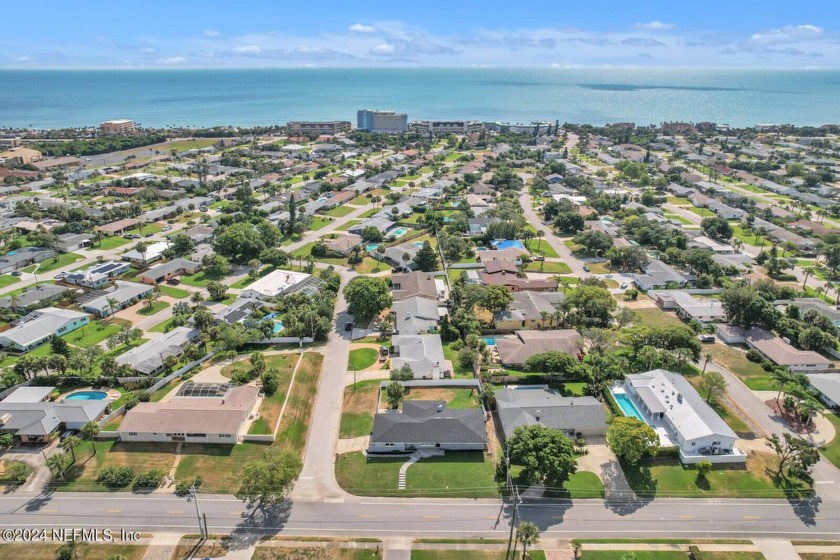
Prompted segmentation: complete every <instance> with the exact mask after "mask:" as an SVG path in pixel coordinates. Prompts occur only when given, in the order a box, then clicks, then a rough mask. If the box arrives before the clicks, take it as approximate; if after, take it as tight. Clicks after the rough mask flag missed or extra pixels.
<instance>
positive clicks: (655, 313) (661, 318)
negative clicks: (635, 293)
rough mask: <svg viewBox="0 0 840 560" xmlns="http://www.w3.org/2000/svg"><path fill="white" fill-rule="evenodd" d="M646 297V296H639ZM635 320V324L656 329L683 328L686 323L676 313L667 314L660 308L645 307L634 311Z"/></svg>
mask: <svg viewBox="0 0 840 560" xmlns="http://www.w3.org/2000/svg"><path fill="white" fill-rule="evenodd" d="M639 297H645V296H639ZM633 314H634V315H635V318H634V319H633V322H634V323H637V324H640V325H651V326H656V327H663V326H664V327H668V326H674V327H681V326H684V323H683V322H682V321H680V319H679V318H678V317H677V316H676V315H675V314H674V313H666V312H665V311H662V310H661V309H659V308H658V307H645V308H641V309H633Z"/></svg>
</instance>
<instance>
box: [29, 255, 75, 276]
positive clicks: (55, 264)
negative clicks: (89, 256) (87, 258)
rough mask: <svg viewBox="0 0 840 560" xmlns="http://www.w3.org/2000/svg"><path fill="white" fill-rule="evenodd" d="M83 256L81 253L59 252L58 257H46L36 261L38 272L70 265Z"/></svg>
mask: <svg viewBox="0 0 840 560" xmlns="http://www.w3.org/2000/svg"><path fill="white" fill-rule="evenodd" d="M83 258H84V257H83V256H82V255H77V254H76V253H61V254H60V255H58V259H46V260H43V261H41V262H40V263H38V264H39V266H38V274H41V273H43V272H49V271H51V270H56V269H58V268H64V267H65V266H68V265H71V264H73V263H74V262H76V261H80V260H82V259H83Z"/></svg>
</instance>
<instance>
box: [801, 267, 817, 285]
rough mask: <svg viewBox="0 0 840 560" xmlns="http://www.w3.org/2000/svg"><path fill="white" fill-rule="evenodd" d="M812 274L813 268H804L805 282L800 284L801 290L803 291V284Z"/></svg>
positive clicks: (804, 282) (805, 282)
mask: <svg viewBox="0 0 840 560" xmlns="http://www.w3.org/2000/svg"><path fill="white" fill-rule="evenodd" d="M813 273H814V267H812V266H808V267H806V268H805V280H804V281H803V282H802V289H803V290H804V289H805V284H807V283H808V277H809V276H811V274H813Z"/></svg>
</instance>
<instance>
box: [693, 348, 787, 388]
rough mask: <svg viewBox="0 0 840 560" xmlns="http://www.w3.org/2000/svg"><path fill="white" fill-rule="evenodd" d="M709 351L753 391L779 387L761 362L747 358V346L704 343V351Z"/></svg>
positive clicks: (719, 362)
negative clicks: (757, 362)
mask: <svg viewBox="0 0 840 560" xmlns="http://www.w3.org/2000/svg"><path fill="white" fill-rule="evenodd" d="M740 348H744V350H741V349H740ZM707 351H708V352H710V353H711V354H712V356H713V359H714V361H715V363H717V364H719V365H721V366H723V367H725V368H726V369H728V370H729V371H731V372H732V373H734V374H735V375H737V376H738V378H739V379H740V380H741V381H743V382H744V384H745V385H746V386H747V387H749V388H750V389H752V390H753V391H775V390H776V389H777V388H778V387H777V386H776V384H775V383H773V378H772V377H771V376H770V374H769V373H767V372H766V371H764V369H762V367H761V365H760V364H756V363H754V362H751V361H749V360H748V359H747V354H746V348H745V347H742V346H740V345H739V346H729V345H728V344H720V343H718V342H716V343H715V344H706V345H704V346H703V352H707Z"/></svg>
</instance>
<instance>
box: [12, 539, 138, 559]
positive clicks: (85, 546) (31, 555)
mask: <svg viewBox="0 0 840 560" xmlns="http://www.w3.org/2000/svg"><path fill="white" fill-rule="evenodd" d="M115 535H116V534H115ZM61 546H62V543H49V544H48V543H41V542H39V543H34V542H27V543H23V542H21V543H10V544H3V545H0V558H14V559H15V560H46V559H52V558H55V557H56V553H57V552H58V549H59V548H61ZM147 548H148V547H147V545H145V544H140V545H130V544H91V543H86V542H79V544H78V546H77V547H76V558H84V559H85V560H105V559H106V558H109V557H111V556H112V555H118V556H119V557H121V558H125V560H142V559H143V556H144V555H145V554H146V549H147Z"/></svg>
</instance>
